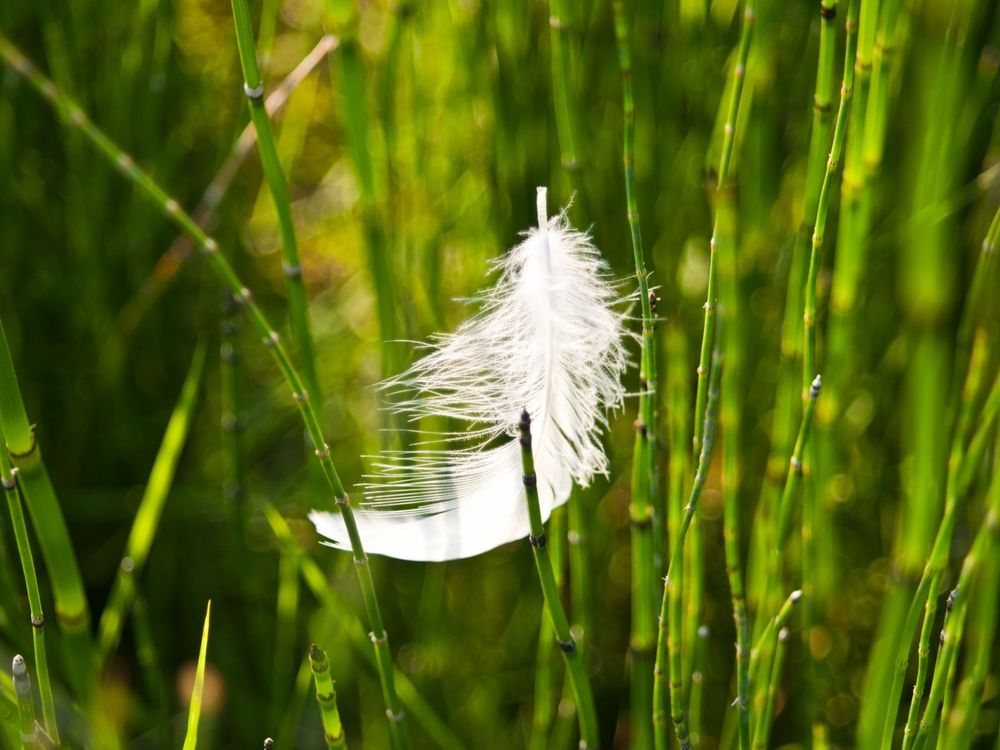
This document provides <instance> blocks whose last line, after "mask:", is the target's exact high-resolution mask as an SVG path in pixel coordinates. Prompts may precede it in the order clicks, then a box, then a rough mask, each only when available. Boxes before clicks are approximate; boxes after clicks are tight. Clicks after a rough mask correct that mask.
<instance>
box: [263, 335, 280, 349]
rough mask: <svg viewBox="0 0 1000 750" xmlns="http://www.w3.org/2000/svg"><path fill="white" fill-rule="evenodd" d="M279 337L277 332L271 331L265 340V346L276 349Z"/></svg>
mask: <svg viewBox="0 0 1000 750" xmlns="http://www.w3.org/2000/svg"><path fill="white" fill-rule="evenodd" d="M278 341H279V337H278V332H277V331H271V332H270V333H269V334H267V337H266V338H265V339H264V346H266V347H269V348H272V349H273V348H274V347H276V346H277V345H278Z"/></svg>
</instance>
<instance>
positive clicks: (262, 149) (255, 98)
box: [232, 0, 323, 416]
mask: <svg viewBox="0 0 1000 750" xmlns="http://www.w3.org/2000/svg"><path fill="white" fill-rule="evenodd" d="M232 8H233V21H234V24H235V26H236V42H237V46H238V47H239V52H240V65H241V66H242V68H243V80H244V84H243V91H244V93H245V94H246V96H247V103H248V105H249V107H250V119H251V120H252V121H253V126H254V130H256V131H257V151H258V153H259V154H260V162H261V166H262V167H263V170H264V179H265V180H266V181H267V186H268V189H269V190H270V191H271V198H272V200H273V201H274V208H275V211H276V213H277V216H278V230H279V234H280V235H281V252H282V255H283V258H284V263H283V264H282V267H283V269H284V272H285V284H286V287H287V289H288V314H289V322H290V323H291V330H292V338H293V339H294V341H295V347H296V349H297V350H298V355H299V356H298V358H299V364H300V366H301V367H302V374H303V376H304V378H305V383H306V388H308V390H309V401H310V402H311V404H312V407H313V410H314V411H315V412H316V413H317V414H318V415H321V416H322V414H323V392H322V390H321V389H320V386H319V376H318V373H317V369H316V354H315V346H314V344H313V336H312V326H311V325H310V322H309V301H308V299H307V297H306V290H305V285H304V284H303V281H302V261H301V260H300V258H299V246H298V240H297V239H296V236H295V225H294V223H293V221H292V206H291V202H290V200H289V197H288V183H287V181H286V179H285V173H284V171H283V170H282V168H281V161H280V160H279V158H278V147H277V143H276V142H275V139H274V131H273V129H272V128H271V119H270V118H269V117H268V114H267V108H266V107H265V104H264V82H263V80H262V79H261V75H260V68H259V66H258V64H257V50H256V47H255V45H254V37H253V27H252V26H251V23H250V8H249V6H248V4H247V0H232Z"/></svg>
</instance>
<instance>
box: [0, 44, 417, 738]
mask: <svg viewBox="0 0 1000 750" xmlns="http://www.w3.org/2000/svg"><path fill="white" fill-rule="evenodd" d="M0 58H3V59H4V61H5V62H6V63H7V64H8V65H10V67H12V68H13V69H14V70H15V71H17V72H18V73H19V74H20V75H22V76H23V77H24V78H26V79H27V80H28V82H29V83H30V84H31V85H32V87H33V88H34V89H35V90H36V91H37V92H38V93H39V94H40V95H41V96H42V97H43V98H44V99H45V100H46V101H48V102H49V103H51V104H52V105H53V106H54V107H55V108H56V109H57V111H59V112H60V113H61V114H62V115H63V117H64V118H65V120H66V122H68V123H69V124H70V125H71V126H72V127H74V128H75V129H77V130H78V131H79V132H80V133H81V134H82V135H83V136H85V137H86V139H87V140H88V141H90V143H91V144H92V145H94V146H95V147H96V148H97V150H98V151H99V152H100V153H101V154H102V155H103V156H105V157H106V158H107V159H108V160H109V161H110V162H111V163H112V164H113V165H115V166H116V167H117V168H118V170H119V171H120V172H122V173H123V174H124V175H125V176H126V177H128V178H129V179H130V180H131V181H132V182H133V183H134V184H135V185H136V186H137V187H139V188H140V189H141V190H142V191H143V192H144V193H146V195H147V197H148V198H150V199H151V200H152V201H153V202H154V203H156V205H158V206H159V207H160V209H161V210H162V211H163V212H164V214H165V215H166V216H167V217H168V218H170V219H171V220H172V221H174V222H175V223H176V224H177V225H178V226H179V227H180V228H181V229H182V230H183V231H184V232H186V233H187V234H188V235H190V237H191V239H192V240H193V241H194V242H195V244H196V245H197V246H198V247H199V248H200V249H201V250H202V252H203V253H204V254H205V255H206V257H207V261H208V264H209V266H210V267H211V269H212V271H213V272H214V273H215V274H216V275H217V276H218V277H219V278H220V279H221V281H222V282H223V284H224V285H225V286H226V287H228V288H229V290H230V291H231V292H232V293H233V296H234V297H235V299H236V300H237V302H238V303H239V304H240V305H241V306H242V307H243V309H244V310H245V312H246V315H247V317H248V318H249V320H250V323H251V325H252V326H253V328H254V330H255V331H256V332H257V334H258V335H259V336H260V337H261V340H262V341H263V343H264V345H265V347H267V349H268V351H270V352H271V356H272V357H273V359H274V361H275V364H276V365H277V366H278V369H280V370H281V374H282V375H283V376H284V378H285V381H286V382H287V383H288V385H289V387H290V388H291V391H292V398H293V399H294V400H295V402H296V404H297V405H298V407H299V413H300V416H301V417H302V420H303V422H304V423H305V427H306V431H307V432H308V433H309V437H310V439H311V440H312V443H313V445H316V446H322V447H317V449H316V458H317V459H318V460H319V462H320V466H321V468H322V470H323V475H324V476H325V478H326V480H327V483H328V484H329V486H330V490H331V491H332V494H333V498H334V500H335V502H336V504H337V506H338V507H339V508H340V511H341V513H342V514H343V516H344V523H345V525H346V526H347V533H348V536H349V538H350V540H351V550H352V552H353V555H354V562H355V568H356V569H357V573H358V579H359V581H360V584H361V593H362V598H363V599H364V605H365V611H366V612H367V615H368V623H369V625H370V627H371V632H372V634H373V635H372V644H373V646H374V649H375V653H376V657H377V663H378V671H379V679H380V682H381V684H382V694H383V698H384V700H385V702H386V706H387V708H388V711H387V716H388V718H389V721H390V728H391V734H392V737H393V738H394V742H396V743H397V746H401V747H405V746H406V745H407V744H408V741H407V739H406V728H405V725H404V723H403V722H404V714H403V713H402V710H401V709H400V706H399V698H398V696H397V695H396V688H395V682H394V679H393V669H392V658H391V655H390V651H389V636H388V633H387V632H386V630H385V627H384V625H383V624H382V615H381V612H380V610H379V605H378V598H377V597H376V594H375V583H374V580H373V579H372V572H371V567H370V565H369V563H368V556H367V555H366V554H365V551H364V547H363V546H362V544H361V536H360V534H359V533H358V527H357V522H356V521H355V518H354V511H353V509H352V507H351V504H350V501H349V499H348V497H347V493H346V491H345V490H344V485H343V483H342V482H341V480H340V475H339V473H338V472H337V467H336V466H335V465H334V463H333V459H332V458H331V453H330V446H329V445H328V444H327V442H326V440H325V438H324V436H323V429H322V427H321V426H320V422H319V418H318V416H317V414H316V411H315V409H314V408H313V406H312V402H311V401H310V400H309V398H308V397H307V395H306V392H305V388H304V386H303V383H302V378H301V376H300V375H299V372H298V370H297V369H296V368H295V366H294V365H293V364H292V361H291V359H290V358H289V356H288V354H287V353H286V352H285V349H284V347H283V346H282V345H281V340H280V338H279V336H278V333H277V331H275V330H274V329H273V328H272V327H271V324H270V323H269V322H268V320H267V318H266V317H264V313H263V311H262V310H261V309H260V307H258V306H257V304H256V303H255V302H254V301H253V296H252V295H251V293H250V290H249V289H247V288H246V287H245V286H243V283H242V282H241V281H240V279H239V277H238V276H237V275H236V272H235V271H234V270H233V268H232V266H231V265H229V262H228V261H227V260H226V259H225V257H224V256H223V255H222V253H220V252H219V247H218V243H216V241H215V240H214V239H212V238H211V237H210V236H209V235H208V234H206V233H205V231H204V230H203V229H201V227H199V226H198V224H197V223H196V222H195V221H194V219H192V218H191V216H190V215H188V214H187V213H185V212H184V211H183V210H182V209H181V207H180V205H179V204H178V203H177V201H175V200H174V199H173V198H170V197H169V196H167V194H166V193H164V192H163V189H162V188H161V187H160V186H159V185H158V184H157V183H156V182H154V181H153V180H152V178H150V177H149V175H147V174H146V173H145V172H143V171H142V170H141V169H139V168H138V167H137V166H136V165H135V162H133V161H132V159H131V157H129V156H128V154H125V153H124V152H122V151H121V149H119V148H118V147H117V146H116V145H115V144H114V142H113V141H111V140H110V139H109V138H108V137H107V136H106V135H105V134H104V133H103V132H102V131H101V130H100V129H99V128H97V126H96V125H94V124H93V123H92V122H91V121H90V120H89V119H88V118H87V116H86V115H85V114H84V113H83V111H82V110H81V109H80V108H79V107H78V106H77V105H76V103H75V102H74V101H73V100H72V99H70V98H69V97H67V96H66V95H65V94H64V93H62V92H61V91H59V89H57V88H56V87H55V86H54V85H53V84H52V82H51V81H49V80H48V79H47V78H45V76H43V75H42V74H41V73H40V72H38V70H37V69H36V68H35V67H34V65H32V64H31V62H29V61H28V59H27V58H25V57H24V55H22V54H21V53H20V52H19V51H18V50H17V49H16V48H14V47H13V46H12V45H11V44H10V43H9V42H8V41H7V39H6V37H4V36H2V35H0ZM2 370H3V364H2V357H0V378H2V375H3V372H2ZM0 383H2V380H0ZM0 391H2V389H0ZM22 411H23V408H22ZM30 434H31V433H30V431H29V432H28V435H29V436H30ZM8 445H9V443H8ZM29 446H30V442H29ZM37 454H38V451H37V449H36V450H35V451H34V453H32V454H29V455H35V456H37ZM25 474H26V472H25V471H24V469H23V468H22V477H23V476H24V475H25ZM22 481H23V478H22ZM29 507H30V506H29ZM43 552H44V548H43ZM74 567H75V566H74ZM85 611H86V610H85V609H84V612H85Z"/></svg>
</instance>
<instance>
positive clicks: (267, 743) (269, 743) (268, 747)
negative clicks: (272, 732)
mask: <svg viewBox="0 0 1000 750" xmlns="http://www.w3.org/2000/svg"><path fill="white" fill-rule="evenodd" d="M273 748H274V740H272V739H271V738H270V737H265V738H264V750H273Z"/></svg>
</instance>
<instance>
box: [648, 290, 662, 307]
mask: <svg viewBox="0 0 1000 750" xmlns="http://www.w3.org/2000/svg"><path fill="white" fill-rule="evenodd" d="M659 303H660V298H659V297H657V296H656V292H654V291H653V290H652V289H650V290H649V309H650V310H652V311H653V312H656V306H657V305H658V304H659Z"/></svg>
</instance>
